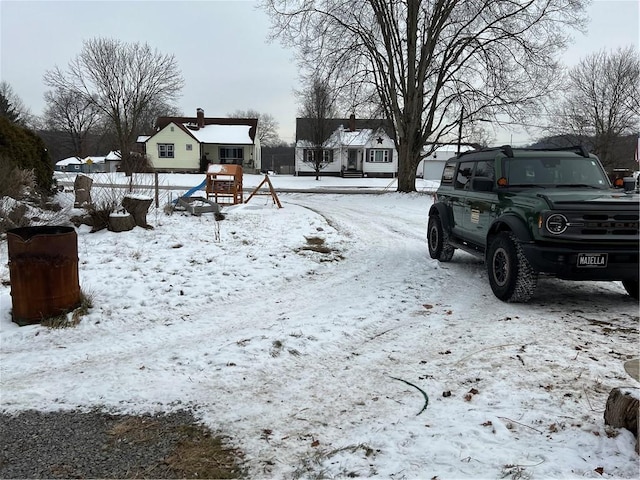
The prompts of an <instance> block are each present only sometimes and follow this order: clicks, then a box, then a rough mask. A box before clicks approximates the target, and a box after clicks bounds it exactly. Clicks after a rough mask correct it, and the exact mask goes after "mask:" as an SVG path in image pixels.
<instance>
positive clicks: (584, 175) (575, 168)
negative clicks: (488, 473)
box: [504, 157, 609, 188]
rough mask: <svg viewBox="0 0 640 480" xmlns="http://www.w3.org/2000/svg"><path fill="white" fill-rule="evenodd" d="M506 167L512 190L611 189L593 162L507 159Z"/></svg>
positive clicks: (560, 158)
mask: <svg viewBox="0 0 640 480" xmlns="http://www.w3.org/2000/svg"><path fill="white" fill-rule="evenodd" d="M504 167H505V168H504V173H505V177H506V178H507V180H508V184H509V186H512V187H516V186H519V187H522V186H540V185H542V186H553V187H594V188H608V187H609V181H608V179H607V177H606V176H605V174H604V172H603V171H602V169H601V168H600V166H599V164H598V162H597V161H595V160H594V159H592V158H582V157H580V158H568V157H556V158H553V157H519V158H518V157H516V158H506V159H505V165H504Z"/></svg>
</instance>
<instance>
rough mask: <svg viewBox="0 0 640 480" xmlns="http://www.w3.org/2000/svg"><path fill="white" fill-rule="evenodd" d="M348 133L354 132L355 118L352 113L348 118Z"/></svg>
mask: <svg viewBox="0 0 640 480" xmlns="http://www.w3.org/2000/svg"><path fill="white" fill-rule="evenodd" d="M349 131H351V132H355V131H356V116H355V114H353V113H352V114H351V116H350V117H349Z"/></svg>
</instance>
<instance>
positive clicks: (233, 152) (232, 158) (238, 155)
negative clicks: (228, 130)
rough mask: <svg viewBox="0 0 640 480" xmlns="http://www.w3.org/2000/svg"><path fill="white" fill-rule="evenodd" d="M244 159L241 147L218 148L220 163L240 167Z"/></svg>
mask: <svg viewBox="0 0 640 480" xmlns="http://www.w3.org/2000/svg"><path fill="white" fill-rule="evenodd" d="M243 159H244V148H242V147H220V163H234V164H237V165H242V161H243Z"/></svg>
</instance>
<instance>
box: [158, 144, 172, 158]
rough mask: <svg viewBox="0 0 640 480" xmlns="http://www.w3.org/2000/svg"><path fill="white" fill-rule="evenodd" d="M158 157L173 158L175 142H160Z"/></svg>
mask: <svg viewBox="0 0 640 480" xmlns="http://www.w3.org/2000/svg"><path fill="white" fill-rule="evenodd" d="M158 157H160V158H173V143H159V144H158Z"/></svg>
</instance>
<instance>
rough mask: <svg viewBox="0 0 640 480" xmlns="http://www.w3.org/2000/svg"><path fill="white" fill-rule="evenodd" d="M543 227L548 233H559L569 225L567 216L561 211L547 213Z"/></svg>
mask: <svg viewBox="0 0 640 480" xmlns="http://www.w3.org/2000/svg"><path fill="white" fill-rule="evenodd" d="M544 225H545V227H547V230H548V232H549V233H552V234H554V235H560V234H561V233H564V232H565V230H566V229H567V226H568V225H569V222H568V220H567V217H565V216H564V215H562V214H561V213H554V214H553V215H549V217H547V221H546V222H545V223H544Z"/></svg>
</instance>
